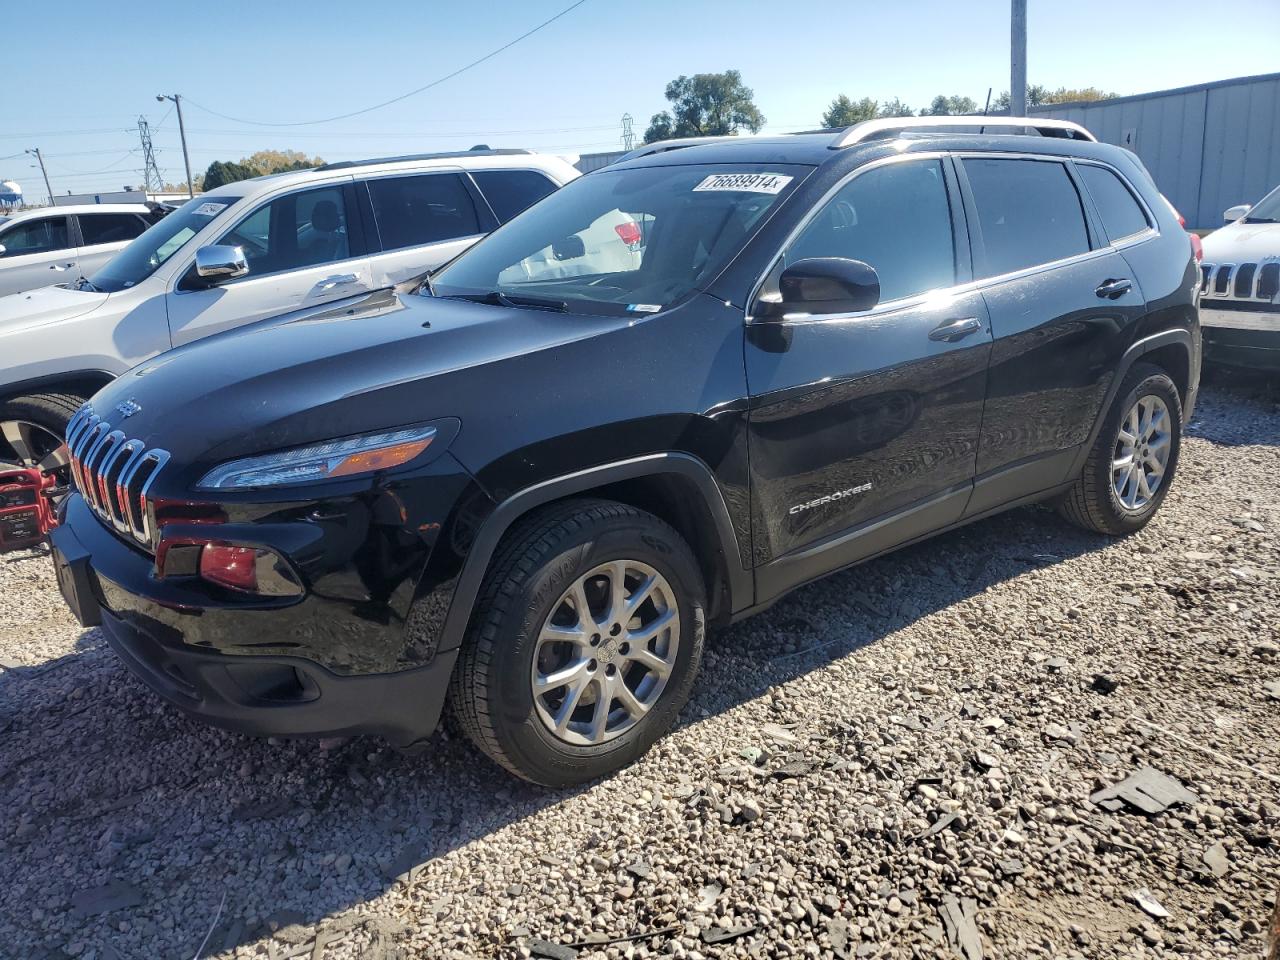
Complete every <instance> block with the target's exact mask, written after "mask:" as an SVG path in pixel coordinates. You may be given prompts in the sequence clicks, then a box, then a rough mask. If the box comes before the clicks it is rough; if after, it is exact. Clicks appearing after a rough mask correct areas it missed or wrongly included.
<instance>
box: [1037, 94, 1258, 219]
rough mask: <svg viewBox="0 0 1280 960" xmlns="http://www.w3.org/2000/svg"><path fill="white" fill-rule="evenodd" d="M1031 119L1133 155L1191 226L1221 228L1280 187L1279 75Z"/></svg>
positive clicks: (1074, 107)
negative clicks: (1052, 122)
mask: <svg viewBox="0 0 1280 960" xmlns="http://www.w3.org/2000/svg"><path fill="white" fill-rule="evenodd" d="M1031 113H1033V114H1035V115H1036V116H1044V117H1054V118H1057V119H1061V120H1074V121H1075V122H1077V123H1080V124H1083V125H1084V126H1085V127H1087V128H1088V129H1089V130H1091V131H1093V134H1094V136H1096V137H1097V138H1098V139H1099V140H1105V141H1106V142H1107V143H1116V144H1120V145H1121V146H1124V147H1128V148H1129V149H1130V150H1133V151H1134V152H1135V153H1137V154H1138V156H1139V157H1141V158H1142V162H1143V163H1145V164H1146V165H1147V169H1148V170H1150V171H1151V176H1152V177H1153V178H1155V181H1156V185H1157V186H1158V187H1159V188H1160V191H1161V192H1162V193H1163V194H1164V195H1165V196H1166V197H1168V198H1169V200H1170V201H1171V202H1172V203H1173V205H1174V206H1175V207H1177V208H1178V210H1180V211H1181V212H1182V214H1183V216H1185V217H1186V218H1187V224H1188V226H1191V227H1196V228H1201V229H1212V228H1215V227H1219V226H1221V225H1222V211H1223V210H1225V209H1226V208H1227V207H1230V206H1233V205H1234V204H1237V203H1255V202H1257V201H1258V200H1259V199H1260V198H1261V197H1262V196H1263V194H1265V193H1266V192H1267V191H1269V190H1271V189H1272V188H1273V187H1275V186H1276V185H1277V184H1280V73H1274V74H1268V75H1266V76H1260V77H1239V78H1237V79H1233V80H1221V81H1218V82H1217V83H1206V84H1200V85H1197V86H1193V87H1182V88H1180V89H1177V90H1162V91H1159V92H1156V93H1146V94H1139V95H1137V96H1133V97H1119V98H1117V99H1115V100H1103V101H1100V102H1097V103H1066V104H1053V105H1051V106H1045V107H1033V108H1032V110H1031Z"/></svg>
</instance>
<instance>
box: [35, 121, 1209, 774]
mask: <svg viewBox="0 0 1280 960" xmlns="http://www.w3.org/2000/svg"><path fill="white" fill-rule="evenodd" d="M966 122H967V124H968V126H967V127H966V126H965V123H966ZM924 123H925V124H927V126H926V129H927V130H932V129H934V128H935V127H937V126H939V125H941V126H943V128H944V129H943V130H942V131H940V132H937V133H914V132H913V130H914V129H915V128H916V127H917V126H919V125H920V124H921V122H920V121H915V120H893V121H870V122H868V123H866V124H861V125H859V126H855V127H852V128H850V129H849V130H848V131H845V132H842V133H840V134H838V135H835V136H833V135H831V134H830V133H824V134H815V135H807V136H792V137H779V138H772V139H769V138H752V139H743V140H735V139H733V138H730V139H728V140H725V141H722V142H715V143H707V144H702V145H699V146H686V147H683V148H682V149H679V150H675V151H667V152H663V150H662V148H661V147H660V146H659V147H655V148H652V149H648V148H646V149H645V150H643V151H641V152H640V154H639V155H638V156H636V157H635V158H634V159H632V160H629V161H623V162H620V163H618V164H615V165H613V166H611V167H607V168H604V169H602V170H597V171H595V172H593V173H591V174H588V175H587V176H585V177H583V178H582V179H581V180H578V181H577V182H575V183H573V184H570V185H569V186H568V187H566V188H565V189H563V190H561V191H559V192H558V193H556V194H554V195H553V196H550V197H548V198H547V199H546V200H545V201H543V202H542V203H540V204H538V205H537V206H536V207H534V208H532V209H531V210H528V211H527V212H525V213H524V214H522V215H521V216H519V217H517V218H516V219H515V220H513V221H512V222H511V223H509V224H507V225H505V226H504V227H502V228H501V229H499V230H498V231H496V232H495V233H494V234H492V235H491V236H489V237H487V238H486V239H484V240H483V241H481V242H480V243H479V244H477V245H476V246H475V247H473V248H472V249H470V250H468V251H467V252H466V253H464V254H463V255H462V256H460V257H458V258H457V259H456V260H454V261H453V262H452V263H451V264H449V265H447V266H446V267H445V268H444V269H443V270H441V271H439V272H437V273H436V274H434V275H432V277H431V278H430V281H429V289H428V290H427V291H426V292H427V293H428V294H430V295H428V296H424V295H422V292H421V291H420V292H419V293H418V294H417V295H413V294H411V293H410V292H408V291H407V290H405V291H403V292H401V291H392V290H388V291H381V292H379V293H376V294H373V295H369V296H366V297H363V298H356V299H348V300H345V301H343V302H342V303H341V304H340V305H336V304H335V305H331V306H329V307H327V308H322V309H311V310H304V311H299V312H297V313H295V314H293V315H292V316H291V317H290V318H288V320H287V322H280V323H274V324H271V325H263V326H260V327H258V328H256V329H252V330H244V331H236V332H233V333H231V334H228V335H226V336H221V337H215V338H211V339H210V340H207V341H205V342H204V343H201V344H199V345H197V346H196V348H195V349H191V350H178V351H175V352H173V353H170V354H168V355H166V356H165V357H162V358H159V359H158V360H156V361H153V362H150V363H145V364H143V365H141V366H140V367H138V368H137V369H135V370H133V371H131V372H129V373H128V374H126V375H125V376H123V377H121V378H120V379H119V380H117V381H116V382H115V383H113V384H111V385H110V386H108V387H107V388H106V389H104V390H102V391H101V392H100V393H98V394H97V395H95V396H94V397H93V398H92V399H91V400H90V402H89V403H87V404H86V405H85V406H83V407H82V408H81V409H80V411H79V412H78V413H77V414H76V416H75V418H74V419H73V421H72V423H71V426H70V428H69V431H68V435H67V443H68V448H69V450H70V451H71V456H72V471H73V473H74V475H75V482H76V487H77V488H78V490H79V491H80V494H79V495H73V496H71V497H69V498H67V501H66V503H65V510H64V513H63V517H64V521H63V523H62V524H61V525H60V526H59V527H57V529H55V530H54V531H53V534H52V542H53V546H54V561H55V564H56V567H57V570H58V579H59V582H60V585H61V587H62V590H63V592H64V595H65V597H66V598H67V601H68V603H69V605H70V606H71V608H72V609H73V610H74V611H75V612H76V614H77V616H78V617H79V618H80V619H81V622H82V623H84V624H86V625H91V624H97V623H99V622H101V624H102V626H103V628H104V631H105V634H106V636H107V639H108V640H109V642H110V643H111V645H112V646H113V647H114V648H115V649H116V650H117V651H118V652H119V654H120V655H121V657H122V658H123V660H124V661H125V663H126V664H127V665H128V666H129V668H130V669H132V670H133V671H134V672H135V673H137V674H138V675H139V676H140V677H141V678H142V679H143V680H144V681H145V682H146V683H148V684H149V685H150V686H151V687H152V688H153V689H155V690H156V691H158V692H159V693H160V694H161V695H162V696H164V697H166V698H167V699H168V700H170V701H171V702H172V703H174V704H176V705H177V706H179V707H180V708H182V709H183V710H186V711H188V712H189V713H191V714H193V715H195V716H197V717H200V718H203V719H205V720H208V721H210V722H212V723H216V724H221V725H223V726H227V727H231V728H235V729H240V730H246V731H250V732H256V733H263V734H265V733H272V734H284V735H300V734H329V733H335V734H336V733H340V734H352V733H375V734H381V735H385V736H387V737H389V738H391V739H392V741H393V742H395V743H397V744H399V745H402V746H405V745H411V744H415V743H420V742H421V741H422V740H423V738H425V737H426V736H427V735H429V734H430V733H431V732H432V730H433V729H434V727H435V726H436V722H437V719H438V717H439V715H440V712H441V709H442V707H443V706H444V705H445V704H446V702H447V704H448V707H449V709H450V710H451V712H452V714H453V716H454V718H455V719H456V720H457V723H458V725H459V727H460V728H461V729H462V730H463V731H464V732H465V733H466V735H467V736H468V737H469V738H470V739H471V740H472V742H473V743H474V744H475V745H476V746H477V747H479V748H480V749H481V750H483V751H485V752H486V753H487V754H488V755H489V756H491V757H492V758H493V759H494V760H496V761H497V762H498V763H500V764H502V765H503V766H504V767H505V768H506V769H508V770H510V771H512V772H514V773H516V774H518V775H520V776H522V777H526V778H528V779H530V780H534V781H537V782H540V783H545V784H568V783H578V782H582V781H585V780H590V779H592V778H594V777H597V776H600V775H602V774H604V773H607V772H609V771H611V770H614V769H616V768H617V767H619V766H621V765H623V764H626V763H628V762H630V761H631V760H633V759H635V758H636V757H638V756H639V755H640V754H641V753H643V752H644V751H645V750H646V749H647V748H648V746H649V745H650V744H651V743H653V742H654V740H656V739H657V738H658V737H659V736H660V735H661V734H662V733H663V732H664V731H665V730H666V729H667V728H668V727H669V726H670V725H671V724H672V722H673V721H674V720H675V717H676V715H677V714H678V712H679V711H680V709H681V708H682V707H683V706H684V704H685V701H686V699H687V698H688V696H689V694H690V691H691V689H692V688H693V682H694V678H695V676H696V674H697V671H698V665H699V661H700V659H701V655H702V648H703V639H704V631H705V629H706V627H707V626H708V625H712V626H716V625H724V624H727V623H730V622H731V621H733V620H736V619H738V618H741V617H744V616H746V615H748V614H750V613H752V612H754V611H756V610H759V609H761V608H762V607H764V606H767V605H769V604H771V603H773V602H774V601H776V600H777V599H778V598H780V597H781V596H783V595H784V594H785V593H787V592H788V591H789V590H792V589H793V588H795V587H798V586H800V585H802V584H804V583H807V582H809V581H811V580H813V579H815V578H818V577H821V576H824V575H826V574H829V573H831V572H833V571H835V570H839V569H842V568H844V567H847V566H849V565H851V564H854V563H858V562H861V561H863V560H866V559H869V558H871V557H874V556H877V555H879V554H882V553H885V552H886V551H888V550H891V549H893V548H895V547H898V546H901V545H903V544H906V543H911V542H913V541H916V540H919V539H922V538H924V537H926V536H929V535H931V534H933V533H937V532H939V531H941V530H946V529H950V528H953V527H956V526H958V525H960V524H963V523H967V522H969V521H972V520H976V519H979V518H982V517H985V516H989V515H991V514H993V513H995V512H997V511H1000V510H1004V509H1006V508H1008V507H1011V506H1015V505H1018V504H1023V503H1029V502H1032V501H1037V500H1055V501H1056V502H1057V503H1058V504H1059V506H1060V508H1061V510H1062V512H1063V513H1064V515H1065V516H1066V517H1067V518H1069V519H1070V520H1071V521H1073V522H1075V523H1077V524H1079V525H1081V526H1083V527H1085V528H1086V529H1089V530H1093V531H1097V532H1100V533H1104V534H1111V535H1121V534H1126V533H1130V532H1133V531H1136V530H1139V529H1141V528H1142V527H1143V526H1144V525H1145V524H1146V523H1147V522H1148V521H1149V520H1150V519H1151V517H1152V516H1153V515H1154V513H1155V512H1156V510H1158V509H1159V507H1160V504H1161V502H1162V501H1163V499H1164V497H1165V495H1166V494H1167V493H1168V491H1169V487H1170V485H1171V483H1172V481H1173V478H1174V474H1175V471H1176V469H1177V465H1178V455H1179V444H1180V437H1181V429H1182V425H1183V422H1184V421H1185V419H1186V418H1187V417H1189V416H1190V414H1191V411H1192V409H1193V407H1194V405H1195V399H1196V391H1197V384H1198V377H1199V368H1200V343H1199V329H1198V326H1197V321H1196V306H1195V286H1196V276H1197V274H1196V268H1195V262H1194V259H1193V253H1192V248H1191V243H1190V241H1189V240H1188V237H1187V234H1186V233H1185V232H1184V231H1183V230H1182V228H1181V227H1180V225H1179V224H1178V222H1177V219H1176V217H1175V215H1174V213H1173V211H1172V209H1171V208H1170V207H1169V206H1168V205H1167V204H1165V203H1164V202H1163V201H1162V200H1161V199H1160V195H1159V193H1158V192H1157V190H1156V188H1155V186H1154V185H1153V184H1152V182H1151V180H1150V178H1149V177H1147V176H1146V174H1145V173H1144V172H1143V170H1142V168H1141V166H1140V165H1139V164H1138V163H1137V162H1136V160H1135V158H1134V156H1133V155H1132V154H1131V153H1129V152H1128V151H1126V150H1123V149H1121V148H1119V147H1114V146H1110V145H1106V144H1100V143H1096V142H1093V140H1092V137H1090V136H1089V134H1088V133H1087V132H1086V131H1085V130H1083V129H1082V128H1080V127H1078V126H1076V125H1074V124H1067V123H1063V122H1061V121H1041V120H1034V119H1033V120H1020V119H1017V120H1012V121H1011V120H1009V119H1008V118H990V117H985V118H984V117H978V118H936V117H930V118H927V120H926V121H924ZM951 126H959V127H960V131H959V132H956V131H951V132H948V131H947V130H946V127H951ZM979 128H983V129H985V133H979ZM1006 130H1013V131H1015V132H1016V135H1000V133H1001V132H1002V131H1006ZM1023 131H1029V132H1030V133H1038V134H1040V135H1029V134H1028V135H1023ZM620 216H625V218H626V219H625V220H620V219H619V218H620ZM584 232H585V233H587V234H589V235H590V236H587V237H584V236H583V233H584ZM606 239H608V240H609V242H610V243H611V244H612V245H613V249H608V248H607V247H606V245H605V243H604V240H606ZM570 262H571V263H572V265H573V266H574V267H575V268H576V269H573V270H571V271H566V270H564V269H561V267H562V266H563V265H564V264H566V263H570ZM406 287H407V285H406Z"/></svg>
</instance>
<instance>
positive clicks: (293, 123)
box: [187, 0, 587, 127]
mask: <svg viewBox="0 0 1280 960" xmlns="http://www.w3.org/2000/svg"><path fill="white" fill-rule="evenodd" d="M586 2H587V0H576V2H575V3H571V4H570V5H569V6H567V7H565V8H564V9H563V10H561V11H560V12H559V13H557V14H556V15H555V16H553V17H550V18H548V19H546V20H543V21H542V22H541V23H540V24H538V25H537V26H536V27H534V28H533V29H532V30H529V31H527V32H525V33H522V34H520V36H518V37H516V38H515V39H514V40H511V41H508V42H507V43H504V44H503V45H502V46H500V47H498V49H496V50H493V51H491V52H489V53H486V54H485V55H484V56H483V57H480V58H479V59H477V60H472V61H471V62H470V63H468V64H466V65H465V66H462V67H459V68H458V69H457V70H454V71H453V72H452V73H447V74H445V75H444V76H443V77H439V78H438V79H436V80H432V81H431V82H430V83H428V84H425V85H424V86H421V87H418V88H417V89H416V90H410V91H409V92H408V93H402V94H401V95H400V96H398V97H392V98H391V99H390V100H384V101H382V103H375V104H374V105H373V106H371V107H365V108H363V109H361V110H353V111H351V112H350V113H340V114H337V115H336V116H332V117H324V118H322V119H319V120H290V121H284V122H278V121H267V120H245V119H243V118H240V117H232V116H228V115H227V114H225V113H219V112H218V111H217V110H212V109H210V108H209V107H206V106H204V105H203V104H199V103H196V102H195V101H194V100H192V99H190V98H187V103H189V104H191V105H192V106H193V107H197V108H199V109H200V110H203V111H204V112H205V113H211V114H213V115H214V116H215V117H221V118H222V119H223V120H230V121H231V122H232V123H247V124H250V125H251V126H255V127H305V126H309V125H312V124H316V123H332V122H333V121H334V120H346V119H347V118H348V117H358V116H360V115H361V114H363V113H370V112H372V111H374V110H380V109H382V108H383V107H389V106H391V104H393V103H399V102H400V101H401V100H407V99H408V98H409V97H413V96H417V95H418V94H420V93H424V92H425V91H427V90H430V89H431V88H432V87H438V86H439V85H440V84H442V83H444V82H445V81H446V80H452V79H453V78H454V77H456V76H458V75H459V74H461V73H465V72H466V71H468V70H470V69H471V68H472V67H478V66H479V65H480V64H482V63H484V62H485V61H486V60H492V59H493V58H494V57H496V56H497V55H498V54H500V53H502V52H503V51H504V50H509V49H511V48H512V47H514V46H515V45H516V44H517V43H519V42H520V41H521V40H526V39H528V38H529V37H531V36H533V35H534V34H535V33H537V32H538V31H539V30H541V29H543V28H544V27H548V26H550V25H551V24H553V23H555V22H556V21H557V20H559V19H560V18H561V17H563V16H565V15H566V14H568V13H572V12H573V11H574V10H576V9H578V7H580V6H582V5H583V4H584V3H586Z"/></svg>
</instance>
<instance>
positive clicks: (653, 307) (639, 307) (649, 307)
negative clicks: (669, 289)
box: [627, 303, 662, 313]
mask: <svg viewBox="0 0 1280 960" xmlns="http://www.w3.org/2000/svg"><path fill="white" fill-rule="evenodd" d="M627 309H628V310H630V311H631V312H632V313H657V312H658V311H659V310H661V309H662V306H661V304H657V303H628V304H627Z"/></svg>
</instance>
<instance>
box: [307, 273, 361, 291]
mask: <svg viewBox="0 0 1280 960" xmlns="http://www.w3.org/2000/svg"><path fill="white" fill-rule="evenodd" d="M359 280H360V278H359V277H357V276H356V275H355V274H354V273H341V274H338V275H337V276H333V277H325V278H324V279H323V280H321V281H320V282H319V283H317V284H316V289H317V290H321V291H324V290H332V289H333V288H334V287H342V286H346V285H347V284H348V283H356V282H358V281H359Z"/></svg>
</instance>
